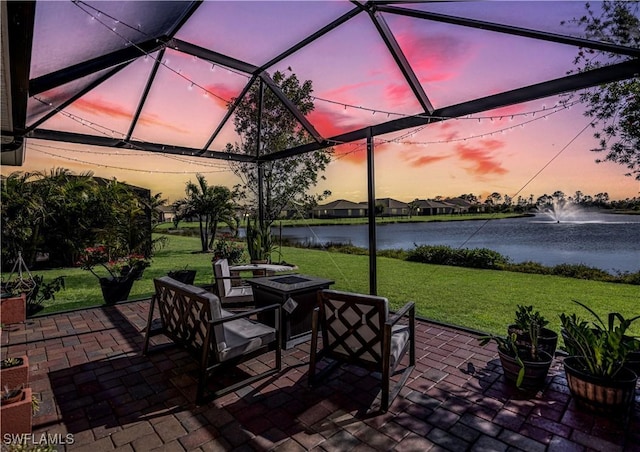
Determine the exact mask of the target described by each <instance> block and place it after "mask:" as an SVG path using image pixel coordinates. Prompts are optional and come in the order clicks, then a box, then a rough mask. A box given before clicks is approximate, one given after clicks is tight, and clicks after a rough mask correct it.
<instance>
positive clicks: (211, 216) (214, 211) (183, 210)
mask: <svg viewBox="0 0 640 452" xmlns="http://www.w3.org/2000/svg"><path fill="white" fill-rule="evenodd" d="M185 192H186V194H187V197H186V198H185V199H183V200H180V201H177V202H176V206H177V209H178V211H179V212H180V217H182V218H184V217H187V216H197V217H198V221H199V223H200V245H201V246H202V252H206V251H208V249H209V248H210V247H211V246H213V240H214V239H215V234H216V230H217V227H218V223H219V222H220V221H224V222H227V223H232V221H233V218H234V215H233V214H234V209H233V203H232V199H233V194H232V193H231V191H230V190H229V189H228V188H226V187H223V186H209V184H208V183H207V181H206V180H205V178H204V176H203V175H202V174H196V182H195V183H194V182H192V181H189V182H187V185H186V188H185Z"/></svg>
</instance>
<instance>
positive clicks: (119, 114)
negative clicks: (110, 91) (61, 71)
mask: <svg viewBox="0 0 640 452" xmlns="http://www.w3.org/2000/svg"><path fill="white" fill-rule="evenodd" d="M73 106H74V107H76V108H78V109H79V110H81V111H83V112H86V113H89V114H94V115H98V116H108V117H109V118H112V119H125V120H127V121H131V120H132V119H133V112H132V111H130V110H128V109H125V108H124V107H122V106H121V105H116V104H112V103H109V102H106V101H104V100H103V99H100V98H95V99H91V98H87V97H86V96H85V97H82V98H80V99H78V100H76V101H75V102H74V103H73ZM138 122H139V123H140V124H144V125H149V126H159V127H162V128H164V129H169V130H173V131H174V132H178V133H183V134H184V133H188V132H189V131H188V130H186V129H182V128H180V127H176V126H175V125H174V124H172V123H170V122H166V121H162V120H161V119H159V117H158V116H157V115H154V114H149V113H146V114H145V113H143V114H141V115H140V118H139V120H138Z"/></svg>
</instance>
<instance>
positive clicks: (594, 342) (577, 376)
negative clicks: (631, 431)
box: [560, 300, 640, 415]
mask: <svg viewBox="0 0 640 452" xmlns="http://www.w3.org/2000/svg"><path fill="white" fill-rule="evenodd" d="M574 302H575V303H577V304H578V305H580V306H582V307H583V308H584V309H585V310H586V311H588V312H589V313H590V314H591V316H592V317H593V320H592V321H587V320H584V319H582V318H581V317H578V316H577V315H576V314H575V313H574V314H571V315H567V314H564V313H563V314H561V315H560V322H561V323H562V329H563V330H562V335H563V338H564V343H565V349H566V351H567V353H568V354H569V356H567V357H566V358H565V359H564V370H565V374H566V376H567V384H568V386H569V390H570V391H571V395H572V396H573V397H574V399H575V400H576V403H577V404H578V405H579V406H582V407H584V408H586V409H588V410H591V411H596V412H598V413H600V414H606V415H616V414H623V415H626V414H627V413H629V410H630V409H631V406H632V405H633V401H634V397H635V388H636V383H637V381H638V376H637V375H636V373H635V372H634V371H633V370H631V369H630V368H629V367H627V362H628V359H629V356H630V355H631V354H632V353H633V352H637V351H638V350H640V342H639V341H638V340H637V339H636V338H634V337H632V336H630V335H628V330H629V327H630V326H631V324H632V323H633V322H635V321H636V320H638V319H640V315H638V316H635V317H632V318H630V319H625V318H624V317H623V316H622V315H621V314H620V313H617V312H610V313H609V314H608V315H607V322H606V323H605V322H604V321H603V320H602V318H601V317H600V316H599V315H598V314H596V313H595V312H594V311H593V310H592V309H591V308H589V307H588V306H586V305H585V304H583V303H581V302H579V301H576V300H574Z"/></svg>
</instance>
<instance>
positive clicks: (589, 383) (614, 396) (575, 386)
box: [564, 356, 638, 416]
mask: <svg viewBox="0 0 640 452" xmlns="http://www.w3.org/2000/svg"><path fill="white" fill-rule="evenodd" d="M564 371H565V374H566V376H567V385H568V386H569V390H570V391H571V396H572V397H573V398H574V399H575V401H576V404H577V405H578V406H581V407H583V408H585V409H587V410H590V411H594V412H597V413H599V414H604V415H612V416H616V415H618V416H619V415H626V414H627V413H629V410H630V409H631V406H632V405H633V401H634V397H635V390H636V383H637V382H638V376H637V375H636V374H635V372H633V371H632V370H631V369H628V368H626V367H623V368H622V370H621V371H620V372H619V373H618V375H616V377H615V378H614V379H611V378H604V377H598V376H595V375H591V374H589V373H587V372H586V371H585V366H584V365H583V364H582V362H581V358H580V357H577V356H568V357H567V358H565V359H564Z"/></svg>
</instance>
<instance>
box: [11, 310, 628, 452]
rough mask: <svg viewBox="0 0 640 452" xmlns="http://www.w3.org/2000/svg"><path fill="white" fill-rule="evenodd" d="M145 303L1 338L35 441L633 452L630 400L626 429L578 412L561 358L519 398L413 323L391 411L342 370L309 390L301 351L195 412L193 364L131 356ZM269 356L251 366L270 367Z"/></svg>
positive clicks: (483, 367) (488, 352) (490, 358)
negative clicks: (28, 398) (32, 403)
mask: <svg viewBox="0 0 640 452" xmlns="http://www.w3.org/2000/svg"><path fill="white" fill-rule="evenodd" d="M148 306H149V304H148V300H147V301H137V302H131V303H124V304H119V305H117V306H112V307H103V308H95V309H87V310H82V311H76V312H72V313H65V314H56V315H51V316H47V317H41V318H36V319H30V320H28V321H27V323H26V324H24V325H22V324H20V325H9V326H5V327H4V328H3V330H2V335H3V337H2V341H3V344H2V345H3V347H2V357H3V358H4V357H5V356H6V355H7V354H9V355H11V356H19V355H22V354H25V353H26V354H27V355H28V356H29V360H30V367H31V388H32V389H33V391H34V393H36V394H37V396H38V397H39V398H40V399H41V402H40V411H39V412H38V413H37V414H36V415H35V416H34V429H33V430H34V434H35V435H36V436H35V438H38V437H39V435H40V434H42V433H47V434H49V435H54V434H62V435H63V436H64V435H66V434H67V433H69V434H72V435H73V441H74V443H73V444H68V445H66V446H65V447H60V448H59V450H64V449H65V448H66V450H77V451H81V450H87V451H92V452H98V451H100V452H101V451H107V450H135V451H142V450H169V451H181V450H188V451H192V450H202V451H210V450H247V451H249V450H277V451H298V450H329V451H334V450H349V451H356V450H358V451H360V450H362V451H364V450H384V451H388V450H408V451H412V450H414V451H427V450H452V451H463V450H478V451H481V450H485V451H506V450H526V451H544V450H549V451H555V450H558V451H560V450H562V451H589V450H597V451H618V450H620V451H622V450H625V451H634V450H637V451H640V391H636V404H635V408H634V411H633V413H632V415H631V417H630V419H629V420H628V421H627V422H626V424H624V423H621V422H616V421H615V420H613V419H609V418H601V417H595V416H592V415H590V414H588V413H585V412H584V411H581V410H579V409H578V408H577V407H576V406H575V405H574V403H573V402H572V399H571V397H570V395H569V391H568V389H567V387H566V381H565V379H564V372H563V370H562V365H561V362H560V360H558V359H556V361H555V362H554V365H553V366H552V369H551V372H550V376H549V378H548V379H547V385H546V386H545V388H544V389H543V390H542V391H540V392H539V393H538V394H534V395H529V396H525V395H523V394H522V393H520V392H519V391H516V390H512V389H511V388H509V387H508V386H506V385H505V383H504V381H503V378H502V376H501V367H500V364H499V361H498V359H497V354H496V353H495V347H493V346H487V347H484V348H481V347H479V346H478V344H477V336H476V335H474V334H473V333H470V332H466V331H462V330H458V329H454V328H450V327H445V326H442V325H438V324H434V323H430V322H427V321H418V322H417V323H416V334H417V343H416V355H417V359H418V361H417V363H416V368H415V370H414V372H413V373H412V375H411V378H410V381H409V382H408V383H407V384H406V385H405V387H404V388H403V390H402V392H401V393H400V395H399V396H398V398H397V399H396V400H395V401H394V403H393V404H392V405H391V407H390V409H389V412H387V413H385V414H381V413H379V412H375V411H371V410H370V407H371V406H372V403H373V402H374V400H375V397H376V395H377V389H378V386H377V383H378V380H377V379H376V376H375V375H370V374H368V373H366V372H362V371H360V370H359V369H358V368H347V369H345V370H341V371H340V372H336V373H335V374H334V376H333V378H330V379H329V380H328V381H327V383H326V384H324V385H322V386H320V387H318V388H315V389H309V388H308V386H307V378H306V375H307V370H308V362H309V343H305V344H301V345H300V346H298V347H296V348H294V349H291V350H287V351H285V352H284V354H283V366H284V367H283V370H282V372H281V373H279V374H278V375H276V376H275V377H273V378H267V379H265V380H262V381H261V382H260V384H258V385H256V386H255V387H250V388H245V389H243V390H241V391H238V392H235V393H232V394H229V395H227V396H225V397H223V398H220V399H217V400H215V401H213V402H211V403H209V404H207V405H205V406H200V407H197V406H195V404H194V400H195V387H196V384H195V379H194V375H195V370H196V366H195V362H194V361H193V360H192V358H191V357H190V356H189V355H188V354H187V353H186V352H184V351H182V350H180V349H178V348H175V347H174V348H167V349H164V350H162V351H160V352H157V353H154V354H151V355H149V356H148V357H145V356H142V355H141V349H142V342H143V337H144V335H143V333H142V332H141V331H142V330H143V328H144V326H145V325H146V316H147V312H148ZM273 358H274V356H273V353H270V354H266V355H264V356H263V358H262V360H260V361H259V360H254V361H252V362H251V363H250V366H251V368H258V367H262V366H264V365H265V364H269V360H273Z"/></svg>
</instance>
